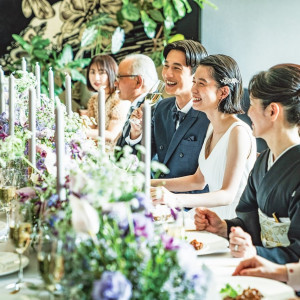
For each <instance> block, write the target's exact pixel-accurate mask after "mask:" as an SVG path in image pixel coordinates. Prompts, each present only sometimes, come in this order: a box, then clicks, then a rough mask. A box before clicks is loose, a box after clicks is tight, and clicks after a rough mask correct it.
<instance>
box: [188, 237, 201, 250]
mask: <svg viewBox="0 0 300 300" xmlns="http://www.w3.org/2000/svg"><path fill="white" fill-rule="evenodd" d="M190 244H191V245H192V246H193V247H194V248H195V250H200V249H202V248H203V243H201V242H198V241H197V240H196V239H193V240H192V241H190Z"/></svg>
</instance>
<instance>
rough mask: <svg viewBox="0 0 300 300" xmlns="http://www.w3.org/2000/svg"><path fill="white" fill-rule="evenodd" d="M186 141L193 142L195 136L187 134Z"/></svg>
mask: <svg viewBox="0 0 300 300" xmlns="http://www.w3.org/2000/svg"><path fill="white" fill-rule="evenodd" d="M186 141H189V142H194V141H195V136H194V135H191V136H189V137H188V138H187V139H186Z"/></svg>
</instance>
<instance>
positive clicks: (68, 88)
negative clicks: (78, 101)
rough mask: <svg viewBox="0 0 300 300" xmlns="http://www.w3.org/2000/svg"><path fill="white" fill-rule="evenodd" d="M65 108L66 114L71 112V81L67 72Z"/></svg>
mask: <svg viewBox="0 0 300 300" xmlns="http://www.w3.org/2000/svg"><path fill="white" fill-rule="evenodd" d="M65 85H66V92H65V93H66V94H65V96H66V109H67V114H68V116H70V115H71V113H72V83H71V76H70V75H69V74H66V81H65Z"/></svg>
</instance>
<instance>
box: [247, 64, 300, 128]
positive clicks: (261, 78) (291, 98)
mask: <svg viewBox="0 0 300 300" xmlns="http://www.w3.org/2000/svg"><path fill="white" fill-rule="evenodd" d="M249 93H250V95H251V96H253V97H254V98H257V99H259V100H261V104H262V106H263V108H264V109H265V108H266V107H267V106H268V105H269V104H270V103H272V102H275V103H280V104H281V105H282V106H283V107H284V111H285V116H286V120H287V121H288V122H289V123H290V124H291V125H298V126H299V125H300V65H296V64H280V65H276V66H274V67H272V68H270V69H269V70H268V71H263V72H260V73H258V74H257V75H254V76H253V77H252V79H251V80H250V82H249Z"/></svg>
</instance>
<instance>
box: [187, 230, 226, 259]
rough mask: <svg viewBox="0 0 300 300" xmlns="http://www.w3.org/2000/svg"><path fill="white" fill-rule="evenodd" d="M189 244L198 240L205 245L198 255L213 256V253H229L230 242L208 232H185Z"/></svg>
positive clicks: (198, 251)
mask: <svg viewBox="0 0 300 300" xmlns="http://www.w3.org/2000/svg"><path fill="white" fill-rule="evenodd" d="M185 236H186V240H187V242H189V243H190V242H191V241H192V240H194V239H196V240H197V241H198V242H201V243H203V248H202V249H200V250H196V251H197V255H204V254H211V253H224V252H228V251H229V249H228V245H229V243H228V241H227V240H226V239H224V238H222V237H220V236H218V235H216V234H213V233H209V232H206V231H188V230H186V231H185Z"/></svg>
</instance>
